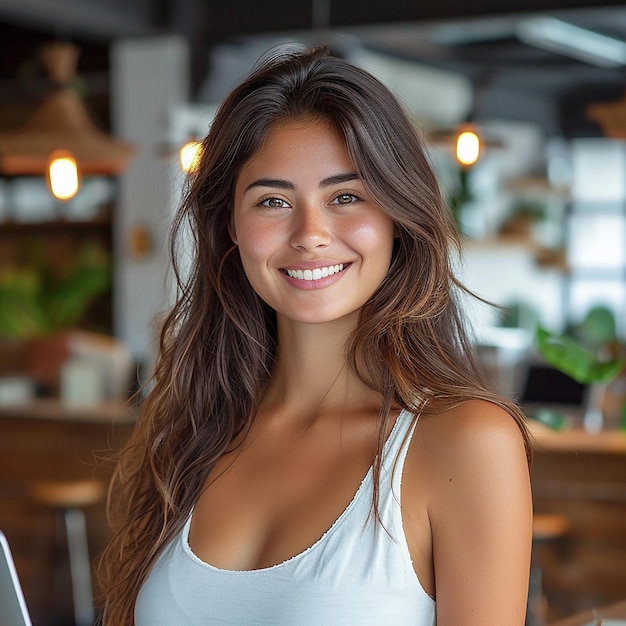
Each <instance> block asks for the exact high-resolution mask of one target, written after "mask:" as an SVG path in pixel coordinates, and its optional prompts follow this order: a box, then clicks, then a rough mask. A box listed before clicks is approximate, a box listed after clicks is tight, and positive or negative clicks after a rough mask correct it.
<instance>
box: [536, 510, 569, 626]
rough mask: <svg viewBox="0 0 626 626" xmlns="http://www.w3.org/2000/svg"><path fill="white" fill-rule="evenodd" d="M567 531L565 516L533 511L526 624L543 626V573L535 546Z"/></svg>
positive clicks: (563, 534)
mask: <svg viewBox="0 0 626 626" xmlns="http://www.w3.org/2000/svg"><path fill="white" fill-rule="evenodd" d="M568 531H569V522H568V521H567V518H566V517H565V516H563V515H559V514H558V513H535V515H534V516H533V548H532V558H531V565H530V584H529V589H528V611H527V617H526V626H544V624H545V623H546V612H547V602H546V597H545V593H544V590H543V573H542V571H541V566H540V564H539V563H538V561H537V547H538V546H539V545H540V544H546V543H549V542H551V541H555V540H557V539H560V538H562V537H564V536H565V535H566V534H567V533H568Z"/></svg>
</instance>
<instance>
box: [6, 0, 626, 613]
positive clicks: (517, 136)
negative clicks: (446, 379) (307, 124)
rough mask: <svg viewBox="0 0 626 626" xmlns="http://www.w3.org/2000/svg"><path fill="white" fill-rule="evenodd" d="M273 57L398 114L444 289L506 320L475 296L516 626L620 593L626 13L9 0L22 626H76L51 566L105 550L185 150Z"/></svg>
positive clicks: (13, 461) (11, 524)
mask: <svg viewBox="0 0 626 626" xmlns="http://www.w3.org/2000/svg"><path fill="white" fill-rule="evenodd" d="M286 43H289V44H290V45H313V44H319V43H328V44H330V45H331V46H332V49H333V51H334V52H335V53H336V54H338V55H341V56H343V57H345V58H347V59H350V60H351V61H353V62H354V63H356V64H359V65H361V66H363V67H364V68H366V69H368V70H369V71H371V72H373V73H374V74H375V75H377V76H378V77H379V78H380V79H381V80H382V81H383V82H385V83H386V84H387V85H388V86H389V87H390V88H391V89H392V90H393V91H394V92H395V93H396V94H397V95H398V97H399V98H400V99H401V100H402V101H403V103H404V105H405V106H406V108H407V110H408V111H409V113H410V115H411V117H412V118H413V119H414V121H415V124H416V126H417V127H418V129H419V130H420V132H421V133H422V134H423V136H424V138H425V141H426V145H427V146H428V150H429V154H430V156H431V159H432V162H433V164H434V166H435V168H436V169H437V171H438V173H439V175H440V179H441V183H442V187H443V190H444V194H445V195H446V198H447V200H448V202H449V204H450V206H451V208H452V210H453V211H454V214H455V217H456V220H457V225H458V228H459V230H460V232H461V233H462V236H463V240H464V244H465V255H464V257H463V258H462V259H459V260H458V263H457V269H458V273H459V275H460V278H461V279H462V281H464V282H465V284H466V285H467V286H468V287H469V288H470V289H471V290H472V291H473V292H474V293H476V294H477V295H479V296H481V297H482V298H484V299H486V300H488V301H490V302H493V303H495V304H497V305H499V307H498V308H494V307H489V306H486V305H482V304H478V305H477V304H475V303H470V302H467V305H466V306H467V312H468V315H469V316H470V317H471V319H472V321H473V322H474V326H475V333H476V350H477V352H478V353H479V354H480V356H481V358H482V359H483V362H484V364H485V367H486V369H487V370H488V372H489V374H490V376H491V377H492V380H493V382H494V384H495V385H496V386H497V387H498V388H499V389H500V390H501V391H502V392H503V393H506V394H508V395H511V396H513V397H516V398H518V399H519V400H520V401H521V402H522V404H523V406H524V407H525V408H526V409H527V412H528V415H529V418H531V424H532V426H533V429H534V432H535V436H536V438H535V443H536V455H535V465H534V468H533V481H534V492H535V508H536V511H537V514H538V515H543V516H544V517H542V518H539V517H538V524H537V534H536V551H535V567H534V568H533V595H532V598H531V600H532V605H533V609H532V611H531V613H530V617H529V623H531V621H532V620H534V621H532V623H535V624H540V623H548V622H553V621H556V620H558V619H560V618H564V617H565V616H567V615H571V614H573V613H575V612H576V611H579V610H582V609H586V608H588V607H591V606H599V605H606V604H612V603H614V602H617V601H618V600H620V599H621V598H623V597H626V434H625V433H624V428H625V424H626V421H625V418H624V415H625V406H626V378H625V377H624V373H623V367H622V359H623V357H624V348H623V345H624V337H625V334H626V315H625V313H626V143H625V141H624V140H625V139H626V98H625V96H624V90H625V88H626V69H625V68H626V6H624V5H621V4H618V3H610V2H605V3H602V5H601V6H597V3H591V2H583V1H580V2H575V1H566V0H552V1H549V0H535V1H532V2H531V1H528V0H527V1H525V2H521V1H511V2H508V3H507V6H506V8H505V7H503V6H502V3H497V2H495V1H493V0H475V1H474V2H472V3H471V4H470V3H462V2H457V1H453V0H450V1H439V2H436V3H433V4H432V5H428V6H425V5H424V4H423V3H414V2H406V1H402V0H387V1H386V2H375V1H374V0H361V2H359V3H358V5H355V3H353V2H349V1H348V0H332V1H331V0H312V1H307V2H287V1H286V0H273V1H267V2H263V1H253V0H231V1H230V2H218V1H215V0H21V1H20V2H19V3H16V2H12V1H9V0H0V528H2V529H3V530H4V531H5V533H6V534H7V536H8V537H9V541H10V542H11V544H12V546H13V548H14V553H15V556H16V561H17V565H18V571H19V572H20V575H21V577H22V579H23V583H24V588H25V592H26V596H27V601H28V603H29V604H30V606H31V610H32V612H33V615H34V617H35V616H36V618H37V623H41V624H46V623H66V621H65V620H69V621H67V623H72V620H73V619H74V617H72V615H75V614H77V613H78V614H80V615H83V617H82V618H81V619H82V623H91V622H92V621H93V614H92V613H91V612H90V610H89V608H88V607H89V605H90V603H91V599H90V596H89V593H90V589H89V585H86V588H83V589H82V590H81V589H80V588H76V587H75V586H74V587H73V586H72V585H73V583H72V577H71V575H70V574H71V572H70V567H69V559H68V558H67V557H68V554H76V550H78V553H80V550H81V548H80V546H81V545H84V542H85V540H86V541H87V548H88V550H89V553H88V558H90V559H93V558H94V556H95V555H97V552H98V550H99V549H100V548H101V546H102V544H103V542H104V541H105V540H106V538H107V536H108V535H107V533H108V530H107V525H106V521H105V520H104V515H103V505H102V501H103V485H105V484H106V481H107V480H108V476H109V475H110V471H111V464H110V462H108V461H105V460H103V459H104V457H107V456H109V454H110V453H111V451H114V450H115V449H116V448H117V447H119V445H121V443H122V442H123V441H124V440H125V438H126V437H127V436H128V433H129V432H130V429H131V428H132V423H133V420H134V418H135V413H136V410H137V407H136V405H135V403H134V402H133V403H131V404H127V403H126V401H127V400H128V398H129V397H130V395H131V394H132V393H133V392H134V391H135V390H136V389H137V388H138V387H139V386H140V385H141V384H142V382H145V381H146V380H147V379H148V377H149V375H150V373H151V371H152V367H153V363H154V358H155V353H156V340H157V326H158V316H159V314H160V313H161V312H162V311H163V310H164V309H166V308H167V306H168V305H169V304H170V303H171V301H172V295H173V286H172V281H171V276H170V275H169V273H168V252H167V244H166V239H167V232H168V226H169V222H170V219H171V217H172V215H173V212H174V210H175V208H176V206H177V203H178V201H179V198H180V193H181V188H182V185H183V182H184V177H185V176H186V170H188V168H189V167H190V165H189V163H187V164H185V163H183V162H182V161H181V159H180V157H181V154H180V153H181V148H183V146H185V144H187V143H188V142H192V144H193V142H195V141H197V140H199V139H201V138H202V137H203V136H204V135H205V134H206V132H207V130H208V128H209V126H210V123H211V119H212V116H213V114H214V111H215V109H216V107H217V105H218V104H219V102H220V101H221V99H222V98H223V97H224V96H225V95H226V93H228V91H229V90H230V89H231V88H232V87H233V86H234V85H235V84H236V83H237V82H238V80H239V79H240V78H241V77H243V76H244V75H245V74H246V73H247V72H248V71H249V69H250V68H251V67H252V66H253V64H254V63H255V62H256V61H257V60H258V58H259V57H260V56H261V55H262V54H263V53H264V52H266V51H267V50H268V49H270V48H272V47H275V46H279V45H283V44H286ZM468 130H469V131H471V132H472V133H474V135H472V136H470V138H469V140H468V141H469V148H467V147H466V152H461V153H459V152H457V139H458V137H459V135H460V133H461V132H462V131H468ZM476 142H478V143H476ZM467 150H469V154H468V153H467ZM472 152H474V153H475V154H474V155H472ZM57 157H59V158H65V159H66V160H65V161H58V162H57V161H55V159H56V158H57ZM53 163H58V167H59V168H60V171H61V172H62V174H61V177H60V178H59V175H58V174H55V173H54V172H55V171H57V170H55V169H54V168H51V166H52V164H53ZM64 168H65V169H64ZM68 168H69V169H68ZM63 172H65V173H64V174H63ZM538 329H539V330H540V331H544V332H545V333H548V335H549V336H550V337H558V338H559V341H560V342H561V343H560V344H559V345H560V347H561V348H562V349H561V350H560V351H559V353H558V354H556V355H555V354H553V353H550V351H549V350H548V351H546V350H542V349H541V347H542V344H541V341H539V340H538ZM538 341H539V343H538ZM544 343H545V342H544ZM544 347H545V345H544ZM553 352H554V351H553ZM59 489H60V491H59ZM68 512H69V517H68ZM68 520H69V521H68ZM76 520H78V522H77V521H76ZM541 522H543V523H544V525H543V526H540V523H541ZM68 537H69V540H68ZM68 541H69V543H68ZM81 542H82V543H81ZM72 545H74V548H72ZM76 546H78V547H76ZM72 550H73V551H72ZM74 585H76V581H74ZM79 587H80V585H79ZM83 587H85V585H83ZM77 597H78V599H79V602H78V606H77V601H76V598H77ZM81 603H82V604H81ZM85 607H87V608H85ZM79 621H80V620H79Z"/></svg>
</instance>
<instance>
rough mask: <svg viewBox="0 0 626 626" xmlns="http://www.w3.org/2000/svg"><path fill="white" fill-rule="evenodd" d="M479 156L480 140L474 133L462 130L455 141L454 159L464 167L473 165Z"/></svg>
mask: <svg viewBox="0 0 626 626" xmlns="http://www.w3.org/2000/svg"><path fill="white" fill-rule="evenodd" d="M479 156H480V138H479V137H478V135H477V134H476V132H475V131H473V130H469V129H465V130H462V131H461V132H460V133H459V135H458V137H457V139H456V158H457V160H458V162H459V163H460V164H461V165H464V166H466V167H468V166H470V165H474V163H476V161H478V157H479Z"/></svg>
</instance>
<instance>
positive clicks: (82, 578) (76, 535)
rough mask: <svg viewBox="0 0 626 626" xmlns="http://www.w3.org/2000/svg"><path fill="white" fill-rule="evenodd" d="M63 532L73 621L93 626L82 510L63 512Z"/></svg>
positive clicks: (93, 619) (87, 552)
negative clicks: (66, 551)
mask: <svg viewBox="0 0 626 626" xmlns="http://www.w3.org/2000/svg"><path fill="white" fill-rule="evenodd" d="M65 532H66V534H67V549H68V553H69V560H70V575H71V578H72V596H73V601H74V621H75V622H76V626H93V623H94V621H95V611H94V606H93V590H92V585H91V564H90V561H89V546H88V543H87V524H86V522H85V513H84V511H83V510H82V509H78V508H71V509H66V510H65Z"/></svg>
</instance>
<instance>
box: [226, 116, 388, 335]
mask: <svg viewBox="0 0 626 626" xmlns="http://www.w3.org/2000/svg"><path fill="white" fill-rule="evenodd" d="M231 234H232V237H233V240H234V241H235V243H237V245H238V246H239V252H240V255H241V260H242V263H243V267H244V270H245V272H246V275H247V277H248V280H249V281H250V283H251V285H252V287H253V288H254V290H255V291H256V292H257V293H258V295H259V296H260V297H261V298H262V299H263V300H264V301H265V302H266V303H267V304H268V305H269V306H270V307H272V308H273V309H274V310H275V311H276V312H277V315H278V316H279V317H280V316H285V317H287V318H289V319H292V320H294V321H298V322H303V323H322V322H329V321H332V320H334V319H338V318H342V317H344V316H346V315H350V314H354V313H356V312H358V311H359V309H360V308H361V307H362V306H363V304H364V303H365V302H366V301H367V300H368V299H369V298H370V296H371V295H372V294H373V293H374V292H375V291H376V289H377V288H378V286H379V285H380V284H381V282H382V280H383V279H384V277H385V275H386V274H387V271H388V269H389V264H390V262H391V254H392V247H393V239H394V223H393V221H392V220H391V218H389V217H388V216H387V215H386V214H385V213H384V212H383V211H382V209H381V208H380V206H379V205H378V204H377V203H376V202H375V201H374V200H373V198H371V197H370V196H369V195H368V193H367V192H366V190H365V187H364V185H363V182H362V181H361V180H360V179H359V177H358V175H357V173H356V168H355V166H354V164H353V163H352V161H351V159H350V157H349V155H348V151H347V149H346V146H345V143H344V142H343V140H342V138H341V137H340V136H339V135H338V134H337V133H336V132H335V131H334V130H333V129H332V128H331V127H330V126H329V125H328V123H327V122H325V121H320V120H314V121H313V120H303V121H284V122H280V123H278V124H277V125H276V126H274V128H273V129H272V130H271V132H270V133H269V135H268V137H267V141H266V142H264V143H263V145H262V147H261V148H260V149H259V151H258V152H257V153H256V154H255V155H254V156H253V157H252V158H251V159H250V160H249V161H248V162H247V163H246V164H245V165H244V167H243V168H242V170H241V172H240V174H239V177H238V179H237V184H236V188H235V199H234V219H233V226H232V228H231Z"/></svg>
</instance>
